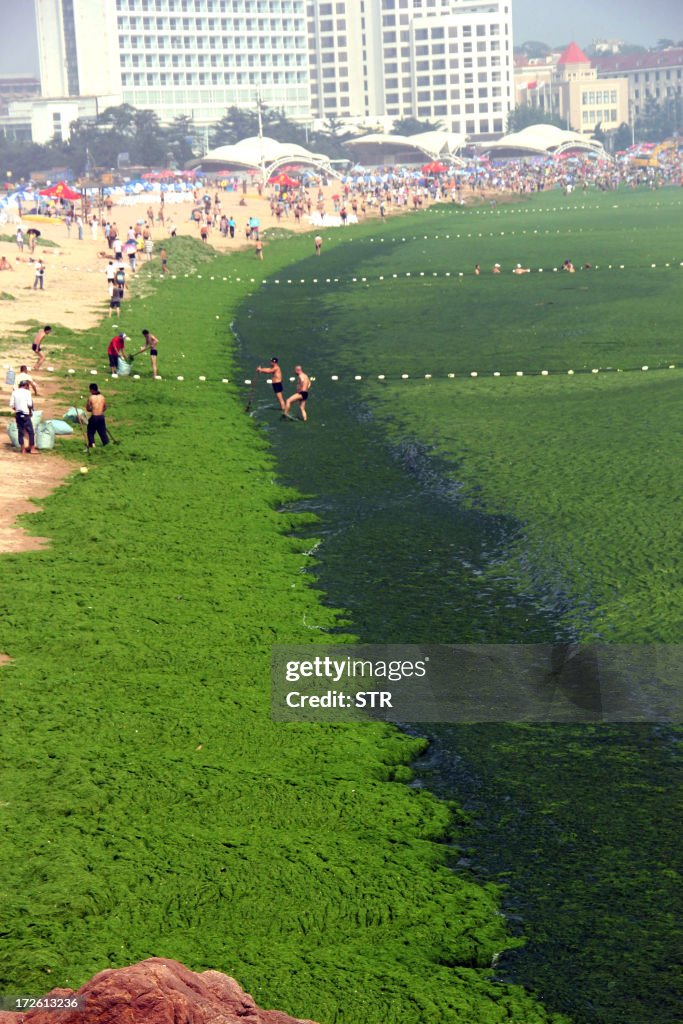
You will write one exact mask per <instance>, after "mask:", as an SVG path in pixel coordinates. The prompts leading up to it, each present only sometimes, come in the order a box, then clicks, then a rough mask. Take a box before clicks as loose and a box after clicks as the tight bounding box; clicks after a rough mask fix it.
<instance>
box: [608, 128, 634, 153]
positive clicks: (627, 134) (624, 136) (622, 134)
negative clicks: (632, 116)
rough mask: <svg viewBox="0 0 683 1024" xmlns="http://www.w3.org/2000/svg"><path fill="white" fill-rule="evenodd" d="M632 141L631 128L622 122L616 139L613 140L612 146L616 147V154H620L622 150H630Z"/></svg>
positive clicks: (616, 133) (615, 135) (616, 132)
mask: <svg viewBox="0 0 683 1024" xmlns="http://www.w3.org/2000/svg"><path fill="white" fill-rule="evenodd" d="M632 141H633V132H632V130H631V126H630V125H628V124H625V122H623V121H622V123H621V124H620V125H619V127H618V128H617V130H616V131H615V133H614V137H613V139H612V146H613V147H614V152H615V153H619V152H620V151H621V150H624V149H628V147H629V146H630V145H631V143H632Z"/></svg>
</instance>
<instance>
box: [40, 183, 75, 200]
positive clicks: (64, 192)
mask: <svg viewBox="0 0 683 1024" xmlns="http://www.w3.org/2000/svg"><path fill="white" fill-rule="evenodd" d="M38 194H39V195H41V196H49V197H50V198H51V199H80V198H81V193H80V192H74V190H73V189H72V188H69V186H68V185H67V183H66V182H65V181H58V182H57V184H56V185H50V187H49V188H44V189H41V191H40V192H39V193H38Z"/></svg>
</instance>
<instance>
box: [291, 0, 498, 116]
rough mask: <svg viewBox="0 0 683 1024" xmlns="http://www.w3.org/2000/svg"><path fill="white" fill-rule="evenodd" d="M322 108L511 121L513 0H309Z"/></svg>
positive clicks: (317, 99)
mask: <svg viewBox="0 0 683 1024" xmlns="http://www.w3.org/2000/svg"><path fill="white" fill-rule="evenodd" d="M307 16H308V39H309V51H310V57H309V61H310V68H311V103H312V112H313V114H314V115H315V116H316V117H349V116H352V117H368V118H372V117H393V118H400V117H409V116H412V117H417V118H419V119H421V120H424V119H428V120H434V121H441V122H442V124H443V126H444V128H445V129H446V130H448V131H453V132H462V133H463V134H468V135H488V134H492V133H500V132H502V131H504V129H505V123H506V120H507V115H508V113H509V111H510V110H511V109H512V107H513V105H514V93H513V79H512V75H513V58H512V50H513V43H512V8H511V2H510V0H488V2H487V0H332V2H328V3H325V2H315V3H313V2H309V3H308V4H307Z"/></svg>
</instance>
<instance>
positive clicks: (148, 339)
mask: <svg viewBox="0 0 683 1024" xmlns="http://www.w3.org/2000/svg"><path fill="white" fill-rule="evenodd" d="M142 336H143V338H144V339H145V344H144V346H143V347H142V348H141V349H140V351H139V352H138V353H137V355H141V354H142V353H143V352H146V351H147V349H149V354H150V356H151V358H152V377H153V378H154V380H156V379H157V349H158V347H159V339H158V338H155V337H154V335H153V334H150V333H149V331H148V330H147V328H145V330H144V331H143V332H142Z"/></svg>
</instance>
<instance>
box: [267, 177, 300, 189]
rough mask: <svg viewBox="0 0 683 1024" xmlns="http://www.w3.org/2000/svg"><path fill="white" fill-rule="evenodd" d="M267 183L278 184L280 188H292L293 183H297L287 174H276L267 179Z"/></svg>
mask: <svg viewBox="0 0 683 1024" xmlns="http://www.w3.org/2000/svg"><path fill="white" fill-rule="evenodd" d="M268 184H269V185H279V186H280V188H282V187H285V188H292V187H293V186H294V185H298V184H299V183H298V182H297V181H294V179H293V178H290V176H289V175H288V174H276V175H275V176H274V177H273V178H269V179H268Z"/></svg>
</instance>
